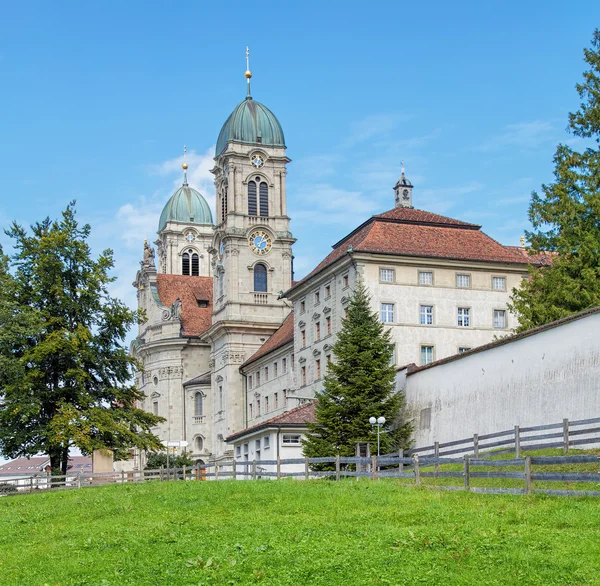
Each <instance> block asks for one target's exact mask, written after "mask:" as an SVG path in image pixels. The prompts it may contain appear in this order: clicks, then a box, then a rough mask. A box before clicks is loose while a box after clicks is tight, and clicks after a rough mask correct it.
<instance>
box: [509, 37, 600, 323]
mask: <svg viewBox="0 0 600 586" xmlns="http://www.w3.org/2000/svg"><path fill="white" fill-rule="evenodd" d="M584 54H585V61H586V63H587V64H588V66H589V69H588V70H587V71H586V72H584V74H583V82H582V83H580V84H577V86H576V89H577V92H578V94H579V96H580V98H581V104H580V107H579V109H578V110H577V111H576V112H575V113H571V114H569V131H570V132H571V133H572V134H573V135H575V136H576V137H579V138H582V139H586V141H587V142H589V143H590V146H588V148H586V149H584V150H583V152H577V151H576V150H574V149H573V148H571V147H570V146H569V145H564V144H561V145H559V146H558V148H557V150H556V153H555V155H554V165H555V168H554V182H553V183H550V184H548V185H542V190H541V194H540V193H537V192H533V194H532V198H531V203H530V206H529V219H530V221H531V224H532V225H533V228H534V230H533V231H532V232H527V233H526V238H527V240H528V242H529V244H530V245H531V252H532V254H537V255H540V254H544V253H545V252H550V253H553V254H551V255H550V259H551V262H548V263H546V264H545V265H542V266H540V267H530V269H529V279H528V280H526V281H524V282H523V286H522V287H521V288H520V289H518V290H514V291H513V295H512V303H511V310H512V311H513V312H515V313H516V314H517V315H518V318H519V323H520V326H519V328H518V330H519V331H524V330H527V329H530V328H532V327H535V326H539V325H543V324H545V323H548V322H551V321H553V320H556V319H560V318H562V317H566V316H568V315H571V314H573V313H577V312H578V311H582V310H585V309H588V308H590V307H594V306H597V305H600V31H598V30H596V31H595V32H594V36H593V39H592V48H591V49H584Z"/></svg>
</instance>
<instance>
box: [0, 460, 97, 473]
mask: <svg viewBox="0 0 600 586" xmlns="http://www.w3.org/2000/svg"><path fill="white" fill-rule="evenodd" d="M48 464H50V458H48V456H34V457H33V458H17V459H16V460H13V461H12V462H6V464H2V466H0V475H8V474H36V473H38V472H43V470H44V468H45V466H47V465H48ZM91 469H92V459H91V458H90V457H88V456H71V457H70V458H69V464H68V467H67V470H81V471H87V472H90V471H91Z"/></svg>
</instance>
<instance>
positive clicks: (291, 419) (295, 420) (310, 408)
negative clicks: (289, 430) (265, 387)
mask: <svg viewBox="0 0 600 586" xmlns="http://www.w3.org/2000/svg"><path fill="white" fill-rule="evenodd" d="M315 408H316V401H311V402H310V403H305V404H304V405H300V407H294V409H290V410H289V411H286V412H285V413H281V414H280V415H276V416H275V417H272V418H271V419H267V420H266V421H263V422H261V423H257V424H256V425H253V426H252V427H247V428H246V429H242V431H238V432H237V433H234V434H232V435H230V436H229V437H228V438H226V439H225V441H227V442H232V441H235V440H236V439H238V438H240V437H242V436H244V435H247V434H249V433H254V432H256V431H260V430H261V429H266V428H268V427H278V426H282V427H295V426H298V425H306V424H307V423H314V422H315V421H316V419H315Z"/></svg>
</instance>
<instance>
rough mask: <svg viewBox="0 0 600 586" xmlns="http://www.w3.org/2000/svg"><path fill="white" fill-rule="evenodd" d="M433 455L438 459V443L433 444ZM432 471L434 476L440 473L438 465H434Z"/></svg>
mask: <svg viewBox="0 0 600 586" xmlns="http://www.w3.org/2000/svg"><path fill="white" fill-rule="evenodd" d="M433 453H434V455H435V457H436V458H439V457H440V442H433ZM434 470H435V473H436V474H437V473H438V472H439V471H440V465H439V463H438V462H436V463H435V467H434Z"/></svg>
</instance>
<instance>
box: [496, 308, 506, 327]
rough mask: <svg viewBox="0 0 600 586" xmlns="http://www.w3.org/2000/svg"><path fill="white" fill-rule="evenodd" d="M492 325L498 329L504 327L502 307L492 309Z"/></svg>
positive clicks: (504, 317) (504, 316) (504, 313)
mask: <svg viewBox="0 0 600 586" xmlns="http://www.w3.org/2000/svg"><path fill="white" fill-rule="evenodd" d="M494 327H495V328H500V329H502V328H505V327H506V311H504V309H494Z"/></svg>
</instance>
